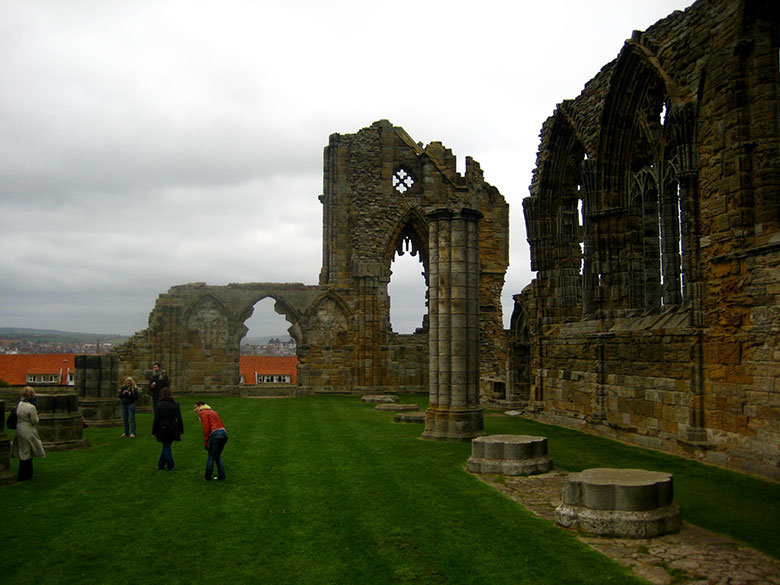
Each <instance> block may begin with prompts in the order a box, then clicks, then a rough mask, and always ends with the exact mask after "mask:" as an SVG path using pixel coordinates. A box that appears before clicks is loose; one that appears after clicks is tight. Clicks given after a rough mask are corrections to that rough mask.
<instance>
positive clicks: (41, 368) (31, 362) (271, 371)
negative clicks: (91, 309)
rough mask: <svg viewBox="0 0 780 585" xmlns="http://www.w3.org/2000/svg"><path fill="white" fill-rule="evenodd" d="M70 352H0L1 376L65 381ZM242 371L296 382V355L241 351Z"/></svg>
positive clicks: (250, 376)
mask: <svg viewBox="0 0 780 585" xmlns="http://www.w3.org/2000/svg"><path fill="white" fill-rule="evenodd" d="M75 355H76V354H73V353H18V354H0V378H2V379H3V380H5V381H6V382H8V383H9V384H11V385H12V386H24V385H26V384H27V374H48V375H55V376H57V375H59V374H60V372H61V373H62V381H61V382H60V384H61V385H63V386H64V385H66V384H67V382H68V376H67V374H68V373H73V371H74V370H75V364H74V357H75ZM239 369H240V372H241V375H242V376H244V380H245V381H246V383H247V384H254V383H255V372H256V373H258V374H267V375H284V374H287V375H289V376H290V382H291V383H292V384H295V383H297V379H298V378H297V374H298V358H297V357H295V356H265V355H242V356H241V359H240V361H239Z"/></svg>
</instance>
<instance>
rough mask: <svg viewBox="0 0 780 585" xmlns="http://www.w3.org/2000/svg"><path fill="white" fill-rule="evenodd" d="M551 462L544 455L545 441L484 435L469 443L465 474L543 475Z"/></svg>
mask: <svg viewBox="0 0 780 585" xmlns="http://www.w3.org/2000/svg"><path fill="white" fill-rule="evenodd" d="M552 466H553V461H552V459H550V457H549V456H548V455H547V438H546V437H533V436H530V435H488V436H485V437H477V438H476V439H474V440H473V441H472V442H471V457H469V459H468V461H467V462H466V471H469V472H471V473H500V474H502V475H535V474H538V473H547V472H548V471H550V470H551V469H552Z"/></svg>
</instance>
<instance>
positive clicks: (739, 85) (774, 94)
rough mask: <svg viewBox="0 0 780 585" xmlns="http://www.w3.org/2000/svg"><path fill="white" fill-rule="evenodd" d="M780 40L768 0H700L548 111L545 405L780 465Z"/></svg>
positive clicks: (773, 468)
mask: <svg viewBox="0 0 780 585" xmlns="http://www.w3.org/2000/svg"><path fill="white" fill-rule="evenodd" d="M779 37H780V23H778V13H777V10H776V8H775V7H774V4H773V3H771V2H766V1H743V2H738V1H728V0H702V1H699V2H696V3H695V4H693V5H692V6H691V7H689V8H688V9H686V10H685V11H684V12H682V11H678V12H675V13H674V14H672V15H670V16H669V17H668V18H666V19H664V20H661V21H659V22H658V23H656V24H655V25H653V26H652V27H650V28H649V29H648V30H647V31H644V32H638V31H635V32H634V33H633V34H632V36H631V38H630V39H629V40H627V41H626V44H625V45H624V47H623V49H622V50H621V51H620V54H619V55H618V57H617V59H616V60H615V61H613V62H612V63H610V64H608V65H607V66H605V67H604V68H603V69H602V70H601V72H599V74H598V75H597V76H596V77H595V78H594V79H593V80H592V81H591V82H589V83H588V84H587V85H586V87H585V90H584V91H583V93H582V94H581V95H580V96H579V97H577V98H576V99H574V100H567V101H565V102H563V103H561V104H560V105H559V106H558V108H557V109H556V111H555V113H554V114H553V116H551V117H550V118H549V119H548V120H547V122H546V123H545V124H544V126H543V128H542V143H541V146H540V150H539V156H538V158H537V168H536V170H535V172H534V175H533V181H532V185H531V197H529V198H527V199H526V200H525V201H524V202H523V204H524V212H525V216H526V223H527V226H528V234H529V243H530V245H531V257H532V268H533V269H534V270H537V271H538V274H537V278H536V279H535V280H534V282H533V283H532V286H531V287H529V289H528V290H527V291H526V293H525V294H524V295H521V296H519V297H517V298H516V303H517V305H516V312H517V311H519V310H520V308H521V307H522V310H523V311H525V312H526V313H527V315H528V323H527V329H528V339H529V341H528V349H529V351H530V353H531V380H530V388H531V392H530V400H531V402H532V409H534V410H535V411H536V412H537V414H538V416H540V417H543V418H547V419H550V420H555V421H557V422H562V423H565V424H572V425H582V426H587V427H589V428H591V429H593V430H596V431H598V432H602V433H604V434H608V435H611V436H616V437H618V438H621V439H628V440H631V441H635V442H638V443H641V444H646V445H650V446H653V447H658V448H665V449H671V450H676V451H680V452H684V453H687V454H691V455H694V456H697V457H702V458H706V459H707V460H709V461H712V462H716V463H720V464H724V465H729V466H732V467H737V468H740V469H744V470H747V471H751V472H755V473H760V474H763V475H766V476H769V477H774V478H780V387H779V386H780V359H778V357H780V350H779V349H778V346H779V344H778V340H779V337H780V229H778V228H779V226H780V196H778V193H780V172H779V169H780V160H779V159H780V154H779V153H780V131H779V128H780V122H779V121H778V120H779V116H778V112H779V111H780V100H779V96H778V85H779V84H778V48H780V38H779ZM580 210H581V211H580Z"/></svg>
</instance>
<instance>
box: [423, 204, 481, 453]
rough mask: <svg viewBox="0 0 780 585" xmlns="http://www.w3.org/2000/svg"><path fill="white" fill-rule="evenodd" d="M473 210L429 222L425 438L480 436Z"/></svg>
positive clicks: (443, 213) (442, 212) (446, 212)
mask: <svg viewBox="0 0 780 585" xmlns="http://www.w3.org/2000/svg"><path fill="white" fill-rule="evenodd" d="M481 217H482V214H481V213H479V212H478V211H475V210H472V209H462V210H461V211H460V212H455V211H453V210H450V209H439V210H436V211H434V212H432V213H430V214H428V220H429V253H430V259H429V264H430V266H429V269H430V279H429V285H430V288H429V291H430V298H429V303H428V314H429V322H430V339H429V347H430V350H429V351H430V365H429V367H430V380H429V402H430V404H429V406H428V409H427V411H426V413H425V431H424V432H423V434H422V437H423V438H424V439H436V440H440V441H470V440H471V439H473V438H474V437H476V436H478V435H481V434H482V428H483V414H482V408H481V406H480V405H479V220H480V218H481Z"/></svg>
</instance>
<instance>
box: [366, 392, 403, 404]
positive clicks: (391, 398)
mask: <svg viewBox="0 0 780 585" xmlns="http://www.w3.org/2000/svg"><path fill="white" fill-rule="evenodd" d="M360 401H361V402H380V403H394V402H398V396H395V395H394V394H366V395H364V396H361V397H360Z"/></svg>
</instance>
